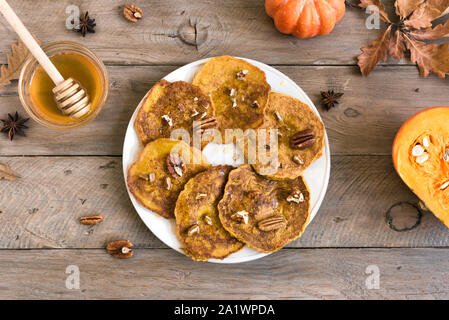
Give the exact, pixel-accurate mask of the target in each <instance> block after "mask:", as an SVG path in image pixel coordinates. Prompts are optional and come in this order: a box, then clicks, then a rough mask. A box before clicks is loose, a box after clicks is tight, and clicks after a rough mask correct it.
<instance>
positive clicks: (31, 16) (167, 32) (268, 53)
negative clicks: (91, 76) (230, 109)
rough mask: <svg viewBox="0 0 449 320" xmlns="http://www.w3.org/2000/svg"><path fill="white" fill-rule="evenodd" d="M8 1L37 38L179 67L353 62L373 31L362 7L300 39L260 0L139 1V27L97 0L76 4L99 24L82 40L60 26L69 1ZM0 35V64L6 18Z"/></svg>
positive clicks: (116, 60)
mask: <svg viewBox="0 0 449 320" xmlns="http://www.w3.org/2000/svg"><path fill="white" fill-rule="evenodd" d="M10 2H11V6H12V7H13V8H14V9H15V10H16V11H17V13H18V15H19V16H20V17H21V18H22V20H23V21H24V23H25V25H27V26H28V28H29V29H30V30H31V31H32V32H33V33H34V34H35V35H36V36H37V37H38V38H39V39H40V40H41V41H42V43H44V44H45V43H48V42H53V41H67V40H70V41H77V42H81V43H83V44H85V45H87V46H88V47H89V48H91V49H92V50H94V51H95V52H97V53H98V54H99V55H100V56H101V57H102V58H103V59H104V61H105V62H107V63H110V64H178V65H180V64H185V63H187V62H190V61H194V60H198V59H201V58H205V57H210V56H216V55H222V54H225V53H226V54H232V55H236V56H246V57H251V58H254V59H257V60H260V61H263V62H266V63H274V64H354V62H355V60H354V59H355V57H357V56H358V55H359V54H360V48H361V47H363V46H365V45H367V44H369V42H370V40H371V39H375V38H376V35H377V33H378V30H368V29H367V28H366V27H365V19H366V18H367V17H368V16H367V15H366V14H365V13H364V12H363V11H362V10H360V9H348V10H347V13H346V15H345V17H344V18H343V20H342V21H341V22H340V23H339V24H338V25H337V26H336V28H335V30H334V31H333V32H332V34H331V35H329V36H326V37H321V38H315V39H308V40H300V39H296V38H294V37H292V36H287V35H282V34H280V33H279V32H277V31H276V29H275V28H274V26H273V22H272V20H271V19H270V18H269V17H268V15H266V14H265V10H264V1H260V0H227V1H221V2H220V3H219V4H218V3H217V2H214V1H208V0H202V1H185V0H184V1H183V0H157V1H151V2H150V1H139V2H137V3H136V4H138V5H139V6H140V7H141V8H142V9H143V11H144V14H145V16H144V18H143V19H142V20H141V21H139V22H138V23H137V24H133V23H130V22H128V21H127V20H125V19H124V18H123V16H122V13H121V11H122V7H121V6H122V5H123V3H117V2H114V1H110V0H96V1H78V2H77V3H75V4H76V5H79V6H80V8H81V11H82V12H84V11H85V10H88V11H89V13H90V14H91V16H92V17H93V18H95V19H96V22H97V27H96V33H95V34H89V35H88V36H86V38H82V37H81V36H80V35H79V34H76V33H74V32H72V31H70V30H67V29H66V27H65V21H66V19H67V18H68V16H69V15H68V14H66V8H67V7H68V6H69V5H74V3H73V1H70V0H63V1H62V0H60V1H56V2H55V1H51V0H40V1H35V0H25V1H24V0H10ZM42 21H45V23H42ZM0 34H1V36H2V41H0V63H5V62H6V58H5V54H6V53H7V52H9V50H10V48H9V46H10V44H11V43H12V42H13V41H15V40H16V39H17V37H16V35H15V34H14V33H13V32H12V31H11V28H10V27H9V26H7V25H6V22H5V21H4V20H3V19H0ZM267 43H269V44H270V45H269V48H270V50H267Z"/></svg>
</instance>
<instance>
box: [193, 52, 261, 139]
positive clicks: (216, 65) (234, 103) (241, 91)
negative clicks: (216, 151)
mask: <svg viewBox="0 0 449 320" xmlns="http://www.w3.org/2000/svg"><path fill="white" fill-rule="evenodd" d="M193 84H194V85H197V86H199V87H200V88H201V89H202V90H203V91H204V92H205V93H207V94H210V95H211V97H212V102H213V104H214V107H215V114H216V118H217V120H218V128H219V130H220V131H221V134H222V136H223V138H225V135H224V134H225V131H224V130H225V129H235V128H239V129H242V130H246V129H248V128H257V127H258V126H259V125H261V124H262V121H263V110H264V109H265V105H266V103H267V99H268V93H269V92H270V85H269V84H268V83H267V81H266V76H265V73H264V72H263V71H262V70H260V69H259V68H257V67H255V66H253V65H252V64H250V63H248V62H246V61H244V60H241V59H236V58H233V57H230V56H221V57H217V58H213V59H211V60H209V61H208V62H207V63H206V64H205V65H204V66H203V68H202V69H201V70H200V71H199V72H198V73H197V74H196V76H195V78H194V79H193Z"/></svg>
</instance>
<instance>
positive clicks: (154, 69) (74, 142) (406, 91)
mask: <svg viewBox="0 0 449 320" xmlns="http://www.w3.org/2000/svg"><path fill="white" fill-rule="evenodd" d="M174 69H176V67H175V66H146V67H142V66H139V67H136V66H134V67H132V66H128V67H119V66H112V67H109V72H110V76H111V91H110V97H109V100H108V102H107V105H106V107H105V109H104V110H103V111H102V113H101V114H100V115H99V116H98V118H97V119H95V121H93V122H92V123H90V124H88V125H86V126H85V127H82V128H77V129H74V130H70V131H57V130H50V129H47V128H44V127H41V126H40V125H38V124H37V123H34V122H32V121H30V130H29V131H28V132H29V137H28V138H26V139H25V138H22V137H17V139H15V141H14V142H13V143H10V142H9V141H8V140H7V139H6V136H0V154H2V155H121V153H122V145H123V138H124V134H125V130H126V127H127V124H128V121H129V119H130V117H131V115H132V113H133V111H134V109H135V108H136V106H137V104H138V103H139V101H140V99H141V98H142V97H143V96H144V95H145V93H146V92H147V90H148V89H149V88H151V86H152V85H153V84H154V82H155V81H157V80H159V79H160V78H162V77H163V76H164V75H166V74H167V73H169V72H171V71H173V70H174ZM278 69H279V70H280V71H282V72H284V73H285V74H287V75H288V76H289V77H291V78H292V79H293V80H294V81H295V82H296V83H298V84H299V85H300V86H301V87H302V88H303V89H304V90H305V91H306V93H307V94H308V95H309V96H310V97H311V99H312V100H313V101H314V103H315V104H316V105H317V107H318V108H319V110H320V112H321V115H322V117H323V118H324V122H325V124H326V127H327V131H328V134H329V139H330V144H331V150H332V152H333V154H385V155H386V154H391V144H392V142H393V138H394V135H395V133H396V132H397V130H398V129H399V127H400V126H401V124H402V123H403V122H404V121H405V120H406V119H408V118H409V117H410V116H411V115H412V114H414V113H416V112H418V111H419V110H421V109H423V108H425V107H430V106H436V105H447V103H448V102H447V99H448V95H447V81H445V80H442V79H439V78H436V77H429V78H428V79H421V78H419V74H418V71H417V70H416V68H415V67H405V66H400V67H399V66H397V67H380V68H378V70H376V72H374V73H373V74H372V75H371V76H370V77H369V78H362V77H361V76H360V75H359V73H358V70H357V69H356V67H323V66H320V67H278ZM327 89H335V90H339V91H344V92H345V96H344V97H343V98H342V99H341V104H340V105H339V106H338V107H336V108H334V109H333V110H331V111H330V112H326V111H325V110H324V109H323V108H322V107H321V106H320V105H319V104H320V100H321V96H320V91H321V90H327ZM0 106H1V108H0V109H1V111H0V118H4V117H5V116H6V113H7V112H15V111H16V110H19V111H20V110H23V109H22V107H21V105H20V101H19V99H18V97H17V89H16V86H15V85H11V86H8V87H6V88H2V89H0ZM21 113H24V111H21Z"/></svg>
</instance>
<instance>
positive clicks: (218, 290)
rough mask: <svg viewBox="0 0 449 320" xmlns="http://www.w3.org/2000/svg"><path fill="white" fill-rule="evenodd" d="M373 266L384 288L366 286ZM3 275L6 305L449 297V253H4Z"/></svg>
mask: <svg viewBox="0 0 449 320" xmlns="http://www.w3.org/2000/svg"><path fill="white" fill-rule="evenodd" d="M69 265H76V266H78V267H79V270H80V289H78V290H77V289H72V290H69V289H67V288H66V286H65V282H66V278H67V277H68V276H69V274H66V273H65V272H66V268H67V267H68V266H69ZM370 265H375V266H377V267H378V268H379V271H380V283H379V285H380V288H379V289H371V290H370V289H367V287H366V279H367V277H368V276H369V275H368V274H366V273H365V271H366V268H367V267H368V266H370ZM0 269H1V270H2V272H1V273H0V284H1V285H0V298H1V299H23V298H26V299H52V298H57V299H200V300H201V299H219V300H220V299H237V300H238V299H245V300H246V299H448V298H449V284H448V281H447V279H448V277H449V271H448V270H449V249H363V250H362V249H304V250H288V249H284V250H282V251H280V252H277V253H275V254H272V255H270V256H268V257H265V258H263V259H260V260H257V261H253V262H249V263H243V264H234V265H217V264H209V263H199V262H193V261H191V260H190V259H188V258H187V257H183V256H182V255H180V254H179V253H176V252H174V251H172V250H165V249H152V250H148V249H137V250H135V254H134V257H133V258H131V259H129V260H117V259H114V258H112V257H110V256H109V255H108V254H107V253H106V252H105V251H104V250H31V251H28V250H27V251H18V250H1V251H0ZM43 274H45V279H43V278H42V275H43ZM217 274H219V275H220V276H219V277H217Z"/></svg>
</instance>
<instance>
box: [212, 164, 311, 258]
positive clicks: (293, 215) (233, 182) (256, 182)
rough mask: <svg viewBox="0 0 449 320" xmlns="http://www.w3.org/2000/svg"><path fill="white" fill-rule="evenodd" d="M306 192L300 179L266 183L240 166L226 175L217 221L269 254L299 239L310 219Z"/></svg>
mask: <svg viewBox="0 0 449 320" xmlns="http://www.w3.org/2000/svg"><path fill="white" fill-rule="evenodd" d="M309 209H310V191H309V189H308V187H307V185H306V183H305V181H304V179H303V178H302V177H298V178H296V179H294V180H282V181H275V180H268V179H265V178H264V177H262V176H260V175H258V174H257V173H255V172H254V170H253V169H252V167H251V166H250V165H247V164H246V165H243V166H241V167H239V168H237V169H235V170H232V171H231V172H230V173H229V178H228V183H227V184H226V187H225V191H224V195H223V199H222V200H221V201H220V202H219V204H218V211H219V217H220V221H221V223H222V224H223V226H224V228H225V229H226V230H227V231H228V232H229V233H230V234H232V235H233V236H234V237H236V238H237V239H238V240H240V241H242V242H244V243H246V244H247V245H248V246H250V247H251V248H254V249H256V250H258V251H262V252H267V253H268V252H273V251H277V250H279V249H281V248H282V247H283V246H285V245H286V244H287V243H289V242H291V241H293V240H295V239H297V238H299V237H300V236H301V234H302V233H303V232H304V229H305V227H306V225H307V222H308V221H309V217H310V212H309Z"/></svg>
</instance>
